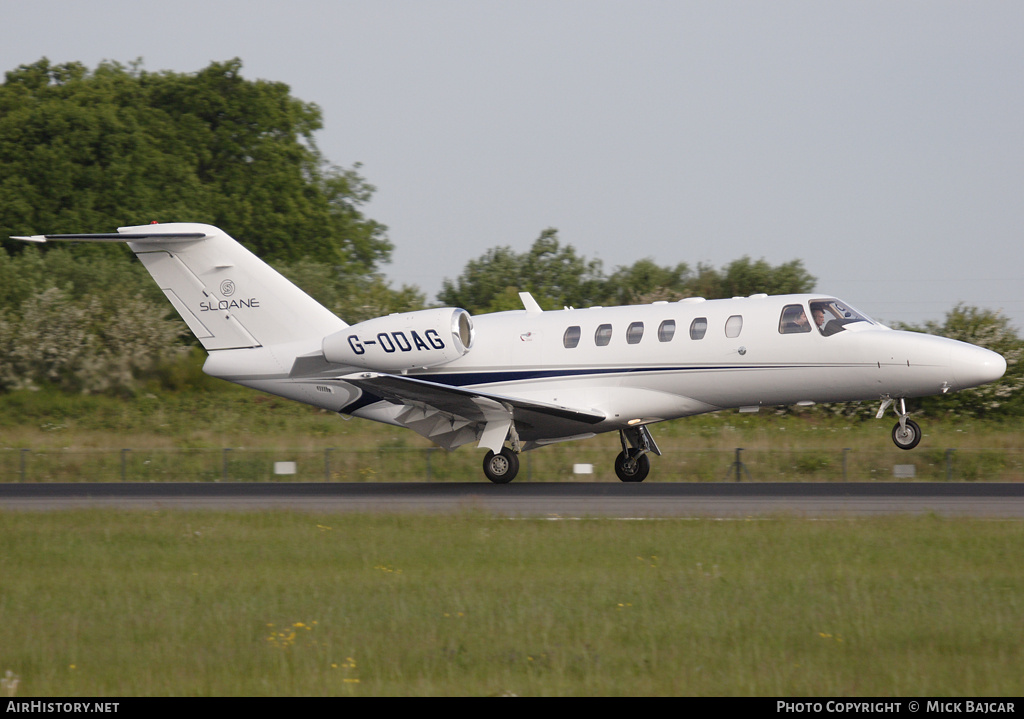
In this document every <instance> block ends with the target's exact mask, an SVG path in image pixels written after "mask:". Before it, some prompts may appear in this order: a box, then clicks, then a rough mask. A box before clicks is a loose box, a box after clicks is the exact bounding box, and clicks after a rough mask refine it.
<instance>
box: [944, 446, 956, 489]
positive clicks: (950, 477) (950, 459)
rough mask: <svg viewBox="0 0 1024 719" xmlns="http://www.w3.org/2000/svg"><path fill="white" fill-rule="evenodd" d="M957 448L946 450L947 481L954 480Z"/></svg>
mask: <svg viewBox="0 0 1024 719" xmlns="http://www.w3.org/2000/svg"><path fill="white" fill-rule="evenodd" d="M955 451H956V450H955V449H947V450H946V481H947V482H951V481H953V452H955Z"/></svg>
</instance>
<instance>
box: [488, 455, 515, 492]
mask: <svg viewBox="0 0 1024 719" xmlns="http://www.w3.org/2000/svg"><path fill="white" fill-rule="evenodd" d="M484 474H485V475H487V479H489V480H491V481H492V482H494V483H495V484H508V483H509V482H511V481H512V480H513V479H515V478H516V475H517V474H519V455H517V454H516V453H515V452H513V451H512V450H511V449H509V448H508V447H503V448H502V450H501V452H499V453H498V454H495V453H494V452H492V451H491V450H487V454H485V455H484Z"/></svg>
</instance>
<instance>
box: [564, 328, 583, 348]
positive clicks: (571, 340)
mask: <svg viewBox="0 0 1024 719" xmlns="http://www.w3.org/2000/svg"><path fill="white" fill-rule="evenodd" d="M580 334H581V333H580V328H579V327H576V326H573V327H570V328H569V329H567V330H566V331H565V334H564V335H562V344H563V345H565V348H566V349H572V348H573V347H575V346H576V345H578V344H579V343H580Z"/></svg>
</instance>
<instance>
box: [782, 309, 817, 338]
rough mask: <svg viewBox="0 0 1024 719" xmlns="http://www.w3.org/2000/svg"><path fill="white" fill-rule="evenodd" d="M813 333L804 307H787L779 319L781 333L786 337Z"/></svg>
mask: <svg viewBox="0 0 1024 719" xmlns="http://www.w3.org/2000/svg"><path fill="white" fill-rule="evenodd" d="M810 331H811V323H810V322H809V321H808V320H807V315H806V314H805V313H804V307H803V305H786V306H785V307H783V308H782V316H781V317H780V318H779V333H780V334H784V335H793V334H803V333H804V332H810Z"/></svg>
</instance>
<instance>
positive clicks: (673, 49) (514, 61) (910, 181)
mask: <svg viewBox="0 0 1024 719" xmlns="http://www.w3.org/2000/svg"><path fill="white" fill-rule="evenodd" d="M0 17H2V18H3V28H4V32H3V42H2V43H0V69H2V70H4V71H6V70H10V69H13V68H15V67H17V66H18V65H20V64H24V63H31V62H34V61H36V60H38V59H39V58H41V57H43V56H45V57H48V58H49V59H50V60H51V61H53V62H67V61H80V62H83V63H84V64H85V65H87V66H88V67H90V68H94V67H95V66H96V65H97V64H98V63H99V62H100V61H101V60H104V59H108V60H117V61H121V62H124V63H127V62H130V61H132V60H134V59H136V58H142V59H143V60H144V66H145V68H146V69H148V70H152V71H157V70H173V71H176V72H195V71H197V70H199V69H201V68H203V67H205V66H206V65H208V64H209V63H210V62H211V61H215V60H218V61H220V60H227V59H230V58H233V57H239V58H241V59H242V61H243V74H244V75H245V76H246V77H248V78H250V79H255V78H264V79H268V80H275V81H281V82H284V83H287V84H288V85H290V86H291V89H292V94H293V95H294V96H296V97H298V98H299V99H301V100H303V101H306V102H314V103H316V104H317V105H319V106H320V107H321V108H322V109H323V115H324V129H323V130H322V131H321V132H320V134H319V135H318V138H317V142H318V144H319V146H320V149H321V151H322V152H323V153H324V154H325V155H326V157H327V158H328V159H329V160H330V161H331V162H333V163H335V164H338V165H342V166H346V167H348V166H351V165H352V164H353V163H355V162H361V163H363V166H362V169H361V170H360V172H361V174H362V175H363V176H364V177H365V178H366V179H367V180H368V181H369V182H370V183H372V184H373V185H375V186H376V187H377V193H376V195H375V196H374V199H373V201H372V202H371V203H370V204H369V205H368V206H367V207H366V214H367V215H368V216H370V217H372V218H373V219H375V220H378V221H380V222H383V223H384V224H386V225H388V227H389V228H390V229H389V237H390V239H391V241H392V242H393V243H394V246H395V250H394V256H393V262H392V263H391V264H390V265H388V266H387V267H386V268H385V270H386V273H387V275H388V277H389V278H391V280H392V282H393V283H394V284H395V285H396V286H397V285H400V284H415V285H418V286H419V287H420V288H421V289H423V290H424V291H425V292H426V293H427V296H428V299H431V300H433V299H434V295H435V294H436V292H437V291H438V290H439V289H440V287H441V281H442V280H443V279H444V278H445V277H448V278H452V279H454V278H455V277H456V276H458V274H459V273H460V272H461V271H462V269H463V267H464V265H465V263H466V261H467V260H469V259H471V258H474V257H477V256H479V255H481V254H482V253H483V252H484V251H485V250H486V249H488V248H490V247H494V246H496V245H509V246H511V247H513V248H514V249H516V250H517V251H523V250H525V249H527V248H528V247H529V246H530V244H532V242H533V240H534V239H536V237H537V236H538V235H539V234H540V232H541V231H542V230H544V229H545V228H548V227H556V228H558V230H559V237H560V238H561V239H562V241H563V242H564V243H568V244H571V245H573V246H575V247H576V249H577V250H578V251H579V253H580V254H582V255H585V256H586V257H588V258H594V257H597V258H600V259H601V260H602V261H603V262H604V266H605V270H606V271H607V272H611V271H612V270H613V269H614V268H615V267H616V266H618V265H627V264H632V262H633V261H635V260H637V259H640V258H642V257H650V258H652V259H654V260H655V261H656V262H658V263H660V264H663V265H675V264H676V263H678V262H687V263H689V264H690V265H691V266H695V265H696V264H697V263H698V262H705V263H710V264H712V265H714V266H716V267H720V266H722V265H724V264H726V263H728V262H730V261H732V260H734V259H737V258H739V257H742V256H743V255H749V256H751V257H752V258H754V259H757V258H760V257H763V258H765V259H766V260H768V261H769V262H771V263H772V264H778V263H781V262H787V261H789V260H793V259H796V258H799V259H802V260H803V262H804V265H805V266H806V268H807V269H808V270H809V271H810V272H811V274H813V275H815V276H816V277H817V278H818V286H817V289H818V290H819V291H821V292H826V293H829V294H835V295H838V296H840V297H842V298H843V299H845V300H846V301H848V302H849V303H851V304H852V305H854V306H855V307H857V308H859V309H861V310H862V311H864V312H867V313H868V314H870V315H872V316H874V317H876V318H878V319H881V320H883V321H906V322H912V323H920V322H923V321H925V320H928V319H935V320H941V319H942V318H943V317H944V314H945V312H946V311H947V310H948V309H950V308H951V307H952V306H953V305H954V304H955V303H957V302H961V301H962V302H965V303H967V304H970V305H978V306H981V307H986V308H991V309H1002V310H1003V311H1004V312H1005V313H1006V314H1007V315H1008V316H1009V317H1010V318H1011V319H1012V320H1013V323H1014V325H1015V326H1016V327H1017V328H1018V329H1020V328H1024V289H1022V287H1024V269H1022V265H1024V3H1022V2H1020V1H1019V0H1013V1H1006V2H986V1H984V0H982V1H974V2H966V1H965V2H943V1H941V0H927V1H924V0H922V1H920V2H897V1H894V0H886V1H884V2H868V1H866V0H858V1H857V2H839V1H836V0H832V1H829V2H820V1H817V0H815V1H808V2H762V1H760V0H758V1H756V2H755V1H750V2H725V1H722V0H715V1H714V2H683V1H680V0H674V1H671V2H655V1H651V0H629V1H628V2H611V1H607V0H577V1H568V0H543V1H542V2H533V1H527V0H515V1H509V2H490V1H487V0H474V1H468V0H446V1H440V0H409V1H404V2H400V1H394V2H389V1H387V0H319V1H313V0H290V1H289V2H282V1H279V0H263V1H259V0H245V1H244V2H236V1H234V0H232V1H227V0H204V1H202V2H193V1H192V0H187V1H183V0H174V1H169V0H164V1H163V2H149V1H147V0H126V1H121V0H91V2H87V3H86V2H80V1H74V2H71V1H61V0H32V2H25V1H24V0H0ZM143 219H148V218H143ZM110 229H111V228H105V227H83V228H81V230H82V231H83V232H101V231H108V230H110ZM223 229H225V230H227V231H228V232H229V233H230V231H231V228H230V227H226V228H223ZM34 230H35V231H38V232H40V233H42V232H46V231H47V228H45V227H40V228H34Z"/></svg>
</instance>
